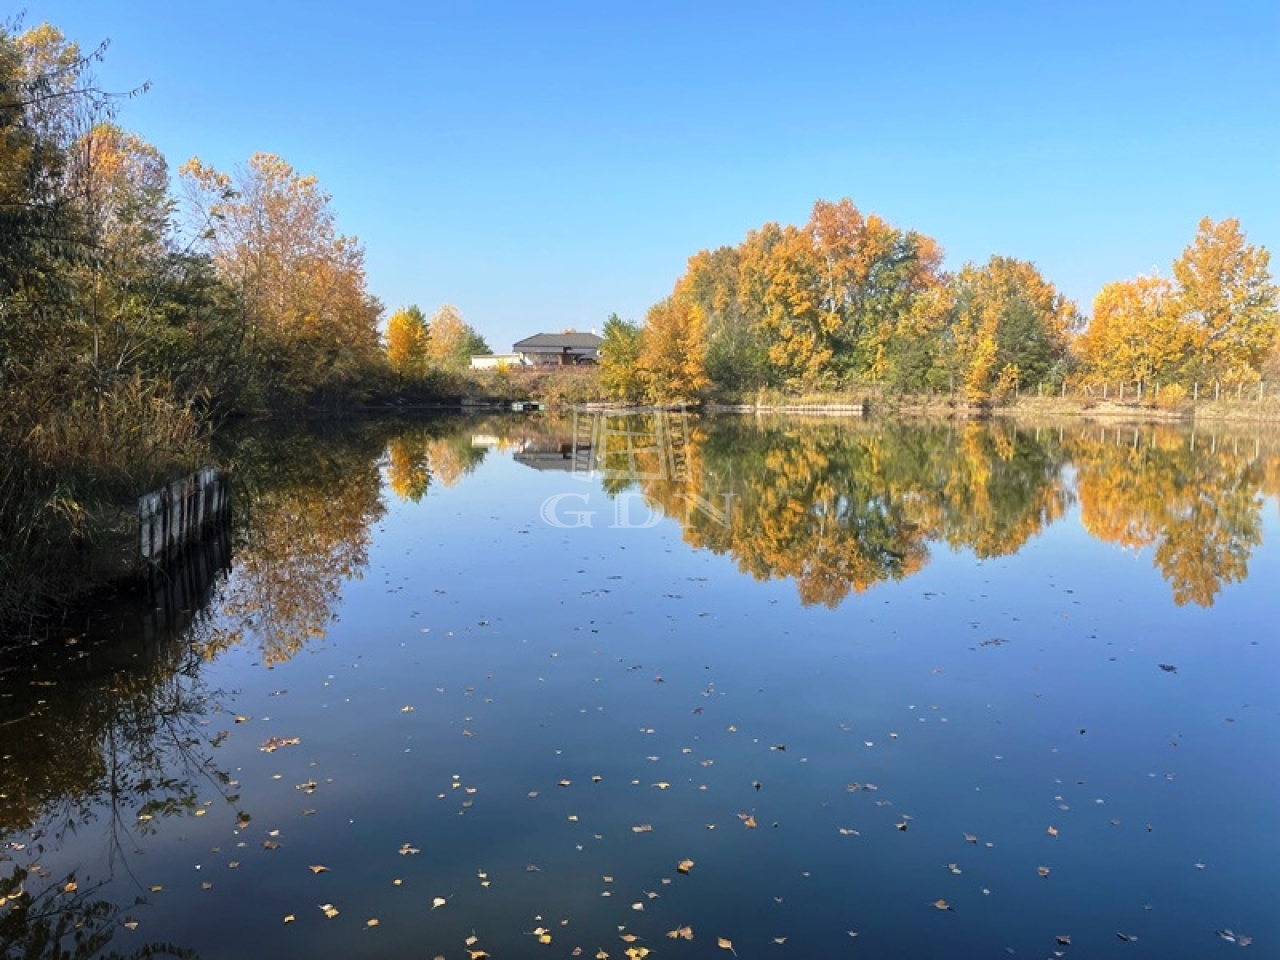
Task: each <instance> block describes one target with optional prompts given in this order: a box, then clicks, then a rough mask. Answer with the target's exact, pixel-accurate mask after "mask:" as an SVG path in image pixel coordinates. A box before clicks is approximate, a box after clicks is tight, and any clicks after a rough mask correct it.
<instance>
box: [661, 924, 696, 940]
mask: <svg viewBox="0 0 1280 960" xmlns="http://www.w3.org/2000/svg"><path fill="white" fill-rule="evenodd" d="M667 936H668V937H670V938H671V939H672V940H692V939H693V927H687V926H686V927H676V928H675V929H674V930H668V931H667Z"/></svg>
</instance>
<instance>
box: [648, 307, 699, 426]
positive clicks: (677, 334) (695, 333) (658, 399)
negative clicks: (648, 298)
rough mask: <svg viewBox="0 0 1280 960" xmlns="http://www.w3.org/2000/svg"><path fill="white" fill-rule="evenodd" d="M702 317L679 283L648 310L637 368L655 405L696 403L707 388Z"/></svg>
mask: <svg viewBox="0 0 1280 960" xmlns="http://www.w3.org/2000/svg"><path fill="white" fill-rule="evenodd" d="M704 321H705V317H704V314H703V310H702V308H701V306H699V305H698V304H696V303H694V302H692V298H691V297H689V296H688V294H687V291H686V290H685V289H684V288H683V286H682V284H677V285H676V291H675V293H674V294H673V295H672V296H670V297H668V298H667V299H666V300H663V301H661V302H659V303H656V304H654V305H653V306H652V307H650V308H649V313H648V314H647V315H646V317H645V321H644V330H643V333H642V335H641V339H640V356H639V360H638V365H639V368H640V371H641V376H642V378H643V381H644V384H645V388H646V390H647V392H648V394H649V399H650V400H651V401H653V402H655V403H672V402H688V401H692V400H696V399H697V398H698V396H699V394H700V393H701V392H702V391H703V390H704V389H705V388H706V386H707V374H706V339H705V322H704Z"/></svg>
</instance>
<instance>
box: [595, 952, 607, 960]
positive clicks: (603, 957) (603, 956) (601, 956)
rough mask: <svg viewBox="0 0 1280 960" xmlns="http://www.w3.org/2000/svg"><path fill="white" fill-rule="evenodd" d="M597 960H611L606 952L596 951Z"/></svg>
mask: <svg viewBox="0 0 1280 960" xmlns="http://www.w3.org/2000/svg"><path fill="white" fill-rule="evenodd" d="M596 960H609V954H608V953H606V952H605V951H604V950H598V951H596Z"/></svg>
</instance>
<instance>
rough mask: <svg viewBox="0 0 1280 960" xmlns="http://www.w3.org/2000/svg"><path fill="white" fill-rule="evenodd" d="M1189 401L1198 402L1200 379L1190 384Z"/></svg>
mask: <svg viewBox="0 0 1280 960" xmlns="http://www.w3.org/2000/svg"><path fill="white" fill-rule="evenodd" d="M1191 402H1192V403H1199V402H1200V381H1199V380H1197V381H1196V382H1195V383H1193V384H1192V385H1191Z"/></svg>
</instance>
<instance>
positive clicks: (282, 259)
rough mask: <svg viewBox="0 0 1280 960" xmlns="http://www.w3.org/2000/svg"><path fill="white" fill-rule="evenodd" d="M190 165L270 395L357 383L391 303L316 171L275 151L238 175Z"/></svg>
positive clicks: (265, 394) (186, 171)
mask: <svg viewBox="0 0 1280 960" xmlns="http://www.w3.org/2000/svg"><path fill="white" fill-rule="evenodd" d="M181 172H182V174H183V176H184V178H185V179H186V182H187V183H188V185H189V187H190V190H191V193H192V196H193V199H194V200H195V201H196V202H197V205H198V208H199V210H200V212H201V213H202V214H203V215H204V216H205V217H207V218H208V219H207V222H208V223H209V224H210V227H209V230H208V233H207V235H206V236H207V238H208V244H209V249H210V251H211V253H212V256H213V259H214V263H215V264H216V266H217V268H218V272H219V275H220V276H222V277H223V278H224V280H225V281H226V282H227V283H229V284H230V285H231V286H232V287H233V288H234V289H235V290H236V291H237V292H238V294H239V296H240V297H241V298H242V300H243V302H244V304H245V309H246V312H247V314H248V316H249V318H250V325H251V326H250V335H249V338H248V343H247V344H246V346H247V349H248V351H249V355H250V357H252V358H254V359H255V360H257V361H258V363H257V369H256V373H257V375H258V378H259V383H258V387H259V391H260V401H261V402H270V401H271V400H272V398H273V397H274V398H278V399H280V400H283V401H285V402H292V403H295V404H296V403H307V402H311V401H313V400H315V399H318V398H319V397H321V396H323V395H324V394H325V393H326V392H327V391H331V390H334V389H339V390H351V389H357V388H358V384H359V380H360V377H361V375H362V374H363V373H364V372H365V371H367V370H368V369H370V368H371V367H372V366H373V365H374V364H376V363H377V362H378V358H379V354H380V344H379V336H378V329H377V322H378V317H379V314H380V313H381V312H382V307H381V304H380V303H379V302H378V301H377V300H376V299H375V298H374V297H373V296H371V295H370V294H369V292H368V291H367V289H366V288H365V273H364V248H363V247H362V246H361V245H360V242H359V241H358V240H357V239H356V238H354V237H348V236H344V235H341V234H339V233H338V232H337V229H336V226H335V219H334V214H333V211H332V209H331V207H330V199H331V198H330V197H329V195H328V194H327V193H325V192H324V191H323V190H321V189H320V186H319V184H318V182H317V180H316V178H315V176H313V175H306V176H304V175H301V174H299V173H297V172H296V171H295V170H294V169H293V168H292V167H291V166H290V165H289V164H288V163H287V162H285V161H284V160H282V159H281V158H279V157H277V156H274V155H272V154H266V153H258V154H255V155H254V156H253V157H252V158H250V160H249V162H248V164H247V165H246V166H245V167H243V168H241V169H240V170H238V171H237V172H236V175H235V176H231V175H229V174H226V173H222V172H220V171H218V170H216V169H214V168H213V167H211V166H209V165H207V164H205V163H203V162H202V161H201V160H200V159H199V158H192V159H191V160H189V161H188V162H187V163H186V164H184V165H183V167H182V171H181Z"/></svg>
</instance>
